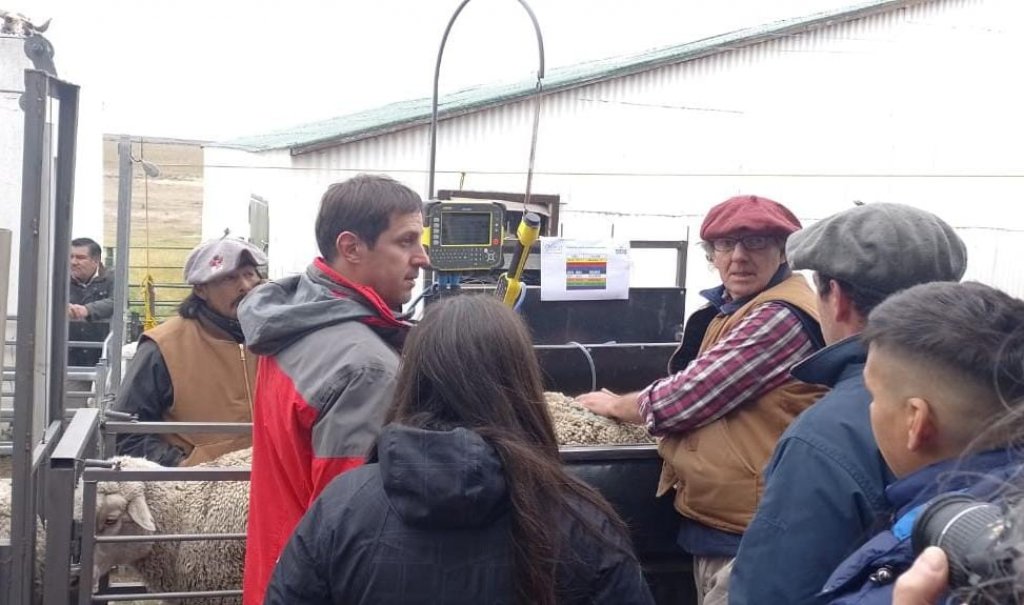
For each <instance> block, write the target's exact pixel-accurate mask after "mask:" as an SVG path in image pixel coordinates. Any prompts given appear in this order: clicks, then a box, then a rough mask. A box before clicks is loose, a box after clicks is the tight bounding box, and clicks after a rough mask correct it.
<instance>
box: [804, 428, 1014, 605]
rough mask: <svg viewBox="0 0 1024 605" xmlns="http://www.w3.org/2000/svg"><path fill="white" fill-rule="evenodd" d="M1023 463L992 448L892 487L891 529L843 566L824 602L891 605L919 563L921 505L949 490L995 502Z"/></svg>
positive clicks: (920, 472) (916, 474) (921, 472)
mask: <svg viewBox="0 0 1024 605" xmlns="http://www.w3.org/2000/svg"><path fill="white" fill-rule="evenodd" d="M1022 463H1024V453H1022V452H1019V451H1016V448H1011V449H1009V450H1007V449H999V450H990V451H987V452H982V453H980V454H976V455H973V456H969V457H966V458H963V459H954V460H946V461H943V462H938V463H936V464H932V465H930V466H926V467H924V468H923V469H920V470H918V471H916V472H914V473H911V474H910V475H907V476H906V477H904V478H902V479H900V480H899V481H897V482H895V483H893V484H892V485H890V486H889V487H888V488H887V489H886V490H885V494H886V498H887V499H888V500H889V504H890V506H891V509H892V510H893V511H895V512H894V513H893V515H892V516H891V518H890V526H889V528H888V529H885V530H884V531H882V532H881V533H879V534H877V535H876V536H875V537H873V538H871V539H870V540H869V541H868V542H867V543H866V544H864V546H861V547H860V548H859V549H857V551H856V552H854V553H853V554H852V555H850V556H849V557H847V558H846V560H845V561H843V562H842V563H841V564H840V565H839V567H838V568H837V569H836V570H835V572H834V573H833V574H832V576H831V577H830V578H829V579H828V582H826V584H825V588H824V590H822V593H821V595H822V597H823V598H825V602H826V603H833V604H835V605H853V604H857V605H890V604H891V603H892V589H893V586H894V584H895V580H896V578H897V577H899V575H900V574H901V573H903V572H904V571H906V570H907V569H908V568H909V567H910V566H911V564H912V563H913V562H914V553H913V549H912V548H911V542H910V532H911V530H912V528H913V524H914V520H915V518H916V516H917V514H919V513H920V512H921V509H922V505H923V504H925V503H926V502H927V501H928V500H930V499H932V498H934V497H935V496H937V495H939V494H941V493H946V492H963V493H965V494H967V495H971V496H974V497H976V498H978V499H980V500H989V501H991V500H993V499H995V498H997V497H998V496H999V494H1000V493H1004V492H1005V486H1006V483H1007V482H1008V481H1011V480H1013V479H1014V478H1016V477H1019V474H1020V470H1021V464H1022ZM1018 480H1019V479H1018ZM940 602H945V599H943V600H942V601H940Z"/></svg>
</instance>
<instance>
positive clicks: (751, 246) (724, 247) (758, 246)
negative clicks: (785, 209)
mask: <svg viewBox="0 0 1024 605" xmlns="http://www.w3.org/2000/svg"><path fill="white" fill-rule="evenodd" d="M774 241H775V238H774V237H770V236H768V235H744V236H743V237H719V238H716V239H713V240H711V247H712V248H714V249H715V252H732V251H733V250H734V249H735V248H736V244H743V249H744V250H764V249H765V248H767V247H768V244H770V243H772V242H774Z"/></svg>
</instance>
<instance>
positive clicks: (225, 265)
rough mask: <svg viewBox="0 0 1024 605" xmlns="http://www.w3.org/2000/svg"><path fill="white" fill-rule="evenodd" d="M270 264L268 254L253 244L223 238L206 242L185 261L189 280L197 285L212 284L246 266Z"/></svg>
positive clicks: (187, 280) (186, 277)
mask: <svg viewBox="0 0 1024 605" xmlns="http://www.w3.org/2000/svg"><path fill="white" fill-rule="evenodd" d="M265 264H267V255H266V254H263V251H262V250H260V249H259V248H257V247H256V246H254V245H252V244H250V243H249V242H246V241H243V240H240V239H229V238H226V237H223V238H221V239H214V240H210V241H206V242H203V243H201V244H199V245H198V246H196V247H195V248H193V249H192V252H190V253H189V255H188V259H186V260H185V281H186V282H188V283H190V284H192V285H193V286H196V285H199V284H205V283H207V282H211V281H213V280H215V279H217V278H218V277H220V276H222V275H227V274H228V273H230V272H232V271H234V270H235V269H238V268H239V267H242V266H244V265H252V266H254V267H259V266H260V265H265Z"/></svg>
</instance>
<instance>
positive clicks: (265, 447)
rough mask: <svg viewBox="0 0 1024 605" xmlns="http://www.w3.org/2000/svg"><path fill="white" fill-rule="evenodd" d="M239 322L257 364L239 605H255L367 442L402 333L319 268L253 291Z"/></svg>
mask: <svg viewBox="0 0 1024 605" xmlns="http://www.w3.org/2000/svg"><path fill="white" fill-rule="evenodd" d="M238 318H239V321H240V322H241V324H242V330H243V331H244V332H245V337H246V343H247V344H248V346H249V348H250V349H251V350H252V351H253V352H255V353H257V354H258V355H262V356H263V357H261V358H260V362H259V369H258V372H257V379H256V397H255V406H254V410H253V430H252V433H253V463H252V479H251V496H250V504H249V526H248V538H247V547H246V557H245V579H244V582H243V592H244V596H243V602H244V603H246V604H251V605H257V604H259V603H262V601H263V593H264V591H265V590H266V586H267V582H268V581H269V580H270V575H271V573H272V572H273V570H274V564H275V563H276V561H277V557H278V555H280V553H281V550H282V549H283V548H284V545H285V543H286V542H287V541H288V538H289V536H290V535H291V533H292V530H293V529H294V528H295V526H296V525H297V524H298V522H299V519H301V518H302V515H303V513H305V512H306V509H307V508H308V507H309V505H310V504H311V503H312V502H313V500H315V499H316V497H317V496H318V495H319V494H320V492H321V491H323V489H324V487H325V486H326V485H327V484H328V483H330V481H331V479H333V478H334V477H335V476H337V475H339V474H341V473H343V472H345V471H348V470H351V469H353V468H356V467H358V466H360V465H361V464H362V463H363V460H364V458H365V456H366V453H367V452H368V451H369V449H370V446H372V445H373V443H374V441H375V440H376V438H377V435H378V433H379V432H380V429H381V427H382V426H383V424H384V415H385V412H386V410H387V407H388V404H389V403H390V401H391V395H392V392H393V391H394V383H395V376H396V375H397V373H398V354H399V351H400V348H401V345H402V342H403V341H404V339H405V335H406V334H407V333H408V329H409V327H410V325H409V324H408V323H406V322H403V321H400V320H398V319H396V318H395V316H394V314H393V313H392V312H391V310H390V309H389V308H388V307H387V305H386V304H385V303H384V301H383V300H382V299H381V298H380V296H378V295H377V293H376V292H375V291H373V290H372V289H370V288H366V287H363V286H360V285H358V284H354V283H352V282H349V281H348V280H346V279H345V278H344V277H342V276H341V275H339V274H337V273H336V272H335V271H333V270H332V269H331V268H330V266H328V265H327V263H326V262H324V261H323V259H317V260H316V261H314V262H313V264H312V265H310V266H309V268H308V269H307V270H306V272H305V273H303V274H301V275H296V276H291V277H287V278H284V279H281V280H278V281H274V282H270V283H267V284H264V285H263V286H260V287H259V288H257V289H255V290H253V291H252V292H251V293H250V294H249V295H248V296H247V297H246V298H245V300H244V301H243V302H242V304H241V305H240V306H239V309H238Z"/></svg>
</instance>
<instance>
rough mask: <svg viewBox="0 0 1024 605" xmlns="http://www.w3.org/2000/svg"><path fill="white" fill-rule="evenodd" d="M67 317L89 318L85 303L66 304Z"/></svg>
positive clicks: (80, 319) (78, 319) (83, 319)
mask: <svg viewBox="0 0 1024 605" xmlns="http://www.w3.org/2000/svg"><path fill="white" fill-rule="evenodd" d="M68 317H70V318H71V319H73V320H76V321H85V320H86V319H88V318H89V309H86V308H85V305H68Z"/></svg>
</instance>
